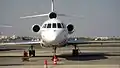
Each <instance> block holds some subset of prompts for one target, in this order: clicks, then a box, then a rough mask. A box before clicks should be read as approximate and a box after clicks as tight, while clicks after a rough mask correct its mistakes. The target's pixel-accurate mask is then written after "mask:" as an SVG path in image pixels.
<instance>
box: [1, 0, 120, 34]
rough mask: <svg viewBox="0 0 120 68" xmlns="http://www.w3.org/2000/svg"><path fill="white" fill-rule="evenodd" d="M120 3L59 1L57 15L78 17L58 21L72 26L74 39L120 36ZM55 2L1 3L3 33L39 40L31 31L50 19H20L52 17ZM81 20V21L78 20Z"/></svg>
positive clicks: (114, 0) (115, 0)
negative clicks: (33, 26) (50, 15)
mask: <svg viewBox="0 0 120 68" xmlns="http://www.w3.org/2000/svg"><path fill="white" fill-rule="evenodd" d="M119 6H120V0H55V11H56V12H57V13H62V14H67V15H73V16H76V17H58V19H60V20H61V21H63V23H66V24H69V23H72V24H73V25H74V27H75V32H74V33H73V34H72V36H120V7H119ZM50 11H51V0H0V25H6V24H7V25H11V26H13V27H0V32H3V34H4V35H8V36H11V35H13V34H15V35H17V36H39V35H37V34H36V33H33V32H32V31H31V27H32V25H33V24H40V25H42V23H43V22H44V21H46V20H47V19H48V18H47V17H37V18H30V19H20V17H23V16H27V15H35V14H43V13H49V12H50ZM78 16H81V17H78Z"/></svg>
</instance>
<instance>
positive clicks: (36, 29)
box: [32, 24, 40, 32]
mask: <svg viewBox="0 0 120 68" xmlns="http://www.w3.org/2000/svg"><path fill="white" fill-rule="evenodd" d="M39 30H40V25H39V24H34V25H33V26H32V31H33V32H39Z"/></svg>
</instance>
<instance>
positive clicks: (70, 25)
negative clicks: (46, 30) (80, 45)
mask: <svg viewBox="0 0 120 68" xmlns="http://www.w3.org/2000/svg"><path fill="white" fill-rule="evenodd" d="M67 30H68V33H69V34H72V33H73V32H74V26H73V25H72V24H68V25H67Z"/></svg>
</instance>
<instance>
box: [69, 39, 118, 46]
mask: <svg viewBox="0 0 120 68" xmlns="http://www.w3.org/2000/svg"><path fill="white" fill-rule="evenodd" d="M103 43H120V41H84V40H72V41H68V43H67V44H68V45H77V44H103Z"/></svg>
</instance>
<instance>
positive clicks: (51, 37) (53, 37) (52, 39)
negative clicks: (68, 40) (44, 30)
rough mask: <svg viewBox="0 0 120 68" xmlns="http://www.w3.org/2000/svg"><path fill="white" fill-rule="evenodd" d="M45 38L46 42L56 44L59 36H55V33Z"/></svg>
mask: <svg viewBox="0 0 120 68" xmlns="http://www.w3.org/2000/svg"><path fill="white" fill-rule="evenodd" d="M45 38H46V42H48V43H52V42H54V41H55V40H56V38H57V34H55V33H48V34H47V35H45Z"/></svg>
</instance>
